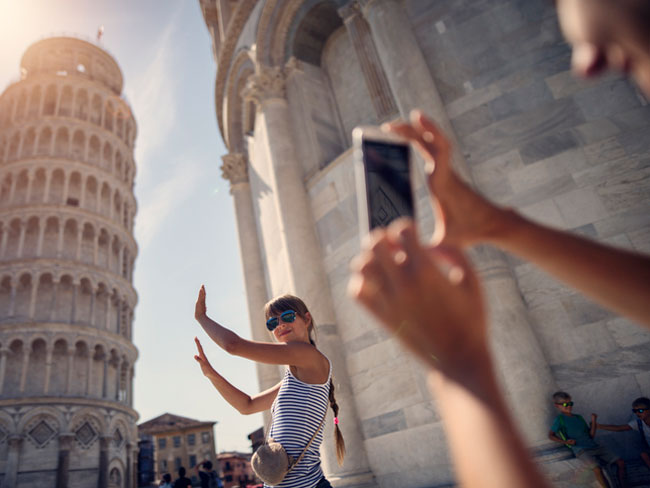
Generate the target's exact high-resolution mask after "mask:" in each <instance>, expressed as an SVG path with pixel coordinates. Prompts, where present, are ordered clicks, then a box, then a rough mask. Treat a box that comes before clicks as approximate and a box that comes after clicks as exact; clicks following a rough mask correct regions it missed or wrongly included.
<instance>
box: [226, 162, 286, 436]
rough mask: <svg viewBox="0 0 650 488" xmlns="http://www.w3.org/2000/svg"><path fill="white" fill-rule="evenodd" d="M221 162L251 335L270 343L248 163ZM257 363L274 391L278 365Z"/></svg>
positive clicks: (259, 375) (261, 377)
mask: <svg viewBox="0 0 650 488" xmlns="http://www.w3.org/2000/svg"><path fill="white" fill-rule="evenodd" d="M222 159H223V165H222V166H221V171H222V174H223V177H224V178H225V179H227V180H229V181H230V194H231V195H232V196H233V201H234V206H235V215H236V217H237V234H238V236H239V252H240V254H241V262H242V266H243V271H244V285H245V286H246V301H247V303H248V317H249V319H250V327H251V333H252V336H253V340H256V341H268V340H269V336H268V333H267V331H266V328H265V327H264V325H263V324H264V304H265V303H266V302H267V301H268V299H269V295H268V291H267V289H266V281H265V278H264V265H263V264H262V255H261V252H260V245H259V242H260V241H259V236H258V232H257V226H256V225H255V207H254V206H253V197H252V194H251V186H250V182H249V181H248V161H246V157H245V156H244V155H243V154H241V153H234V154H227V155H225V156H223V158H222ZM255 364H256V367H257V378H258V381H259V385H260V391H264V390H266V389H268V388H271V387H272V386H273V385H275V384H277V383H278V382H279V381H280V380H281V379H282V378H281V375H280V371H279V369H278V367H277V366H275V365H273V364H264V363H255ZM269 415H270V413H269V412H265V413H264V422H265V425H266V423H267V422H268V418H267V417H268V416H269Z"/></svg>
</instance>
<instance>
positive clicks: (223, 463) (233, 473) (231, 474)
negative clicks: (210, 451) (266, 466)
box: [217, 452, 259, 488]
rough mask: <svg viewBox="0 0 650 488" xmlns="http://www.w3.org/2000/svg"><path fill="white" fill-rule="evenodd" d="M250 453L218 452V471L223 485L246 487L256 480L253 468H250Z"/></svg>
mask: <svg viewBox="0 0 650 488" xmlns="http://www.w3.org/2000/svg"><path fill="white" fill-rule="evenodd" d="M251 456H252V455H251V454H250V453H245V452H220V453H219V455H218V456H217V459H219V468H220V473H222V474H223V487H224V488H233V487H236V486H239V487H242V488H244V487H246V486H248V485H252V484H254V483H256V482H257V483H259V480H256V478H255V473H254V472H253V468H251Z"/></svg>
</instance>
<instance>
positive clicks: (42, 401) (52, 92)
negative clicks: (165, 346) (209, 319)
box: [0, 37, 137, 488]
mask: <svg viewBox="0 0 650 488" xmlns="http://www.w3.org/2000/svg"><path fill="white" fill-rule="evenodd" d="M122 84H123V80H122V73H121V71H120V68H119V66H118V64H117V63H116V61H115V60H114V59H113V58H112V57H111V56H110V55H109V54H108V53H107V52H106V51H104V50H103V49H101V48H100V47H98V46H97V45H95V44H93V43H90V42H86V41H83V40H79V39H75V38H69V37H56V38H50V39H45V40H42V41H39V42H36V43H35V44H33V45H32V46H30V47H29V48H28V49H27V51H26V52H25V54H24V56H23V58H22V61H21V65H20V80H19V81H17V82H15V83H12V84H11V85H10V86H8V87H7V89H6V90H5V91H4V92H3V93H2V95H1V96H0V485H1V486H2V487H33V486H43V487H55V486H56V487H57V488H58V487H78V488H88V487H133V486H135V478H136V476H135V472H136V470H135V462H136V459H137V456H136V449H137V434H136V430H135V423H136V420H137V413H136V412H135V410H133V407H132V403H133V395H132V381H133V365H134V363H135V360H136V357H137V350H136V348H135V346H134V345H133V343H132V342H131V340H132V330H131V323H132V319H133V309H134V307H135V304H136V301H137V295H136V292H135V290H134V288H133V286H132V274H133V264H134V259H135V256H136V254H137V246H136V243H135V240H134V239H133V219H134V215H135V212H136V201H135V198H134V195H133V178H134V174H135V164H134V161H133V147H134V141H135V134H136V124H135V120H134V118H133V114H132V113H131V109H130V107H129V105H128V103H127V102H126V101H125V99H124V98H123V97H122V95H121V93H122Z"/></svg>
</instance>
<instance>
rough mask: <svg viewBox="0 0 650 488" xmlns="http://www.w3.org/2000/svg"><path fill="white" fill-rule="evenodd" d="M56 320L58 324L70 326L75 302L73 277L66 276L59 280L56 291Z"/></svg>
mask: <svg viewBox="0 0 650 488" xmlns="http://www.w3.org/2000/svg"><path fill="white" fill-rule="evenodd" d="M55 296H56V300H55V302H54V303H55V305H54V319H55V320H56V321H57V322H62V323H64V324H69V323H70V321H71V319H72V304H73V300H74V282H73V279H72V276H70V275H69V274H64V275H63V276H61V278H60V279H59V280H58V282H57V284H56V291H55Z"/></svg>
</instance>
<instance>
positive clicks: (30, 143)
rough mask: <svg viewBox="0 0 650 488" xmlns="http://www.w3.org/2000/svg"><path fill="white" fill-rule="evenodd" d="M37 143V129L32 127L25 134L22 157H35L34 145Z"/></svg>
mask: <svg viewBox="0 0 650 488" xmlns="http://www.w3.org/2000/svg"><path fill="white" fill-rule="evenodd" d="M35 143H36V129H34V127H30V128H28V129H27V132H26V133H25V139H24V140H23V148H22V151H21V153H22V157H23V158H30V157H32V156H33V155H34V144H35Z"/></svg>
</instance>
